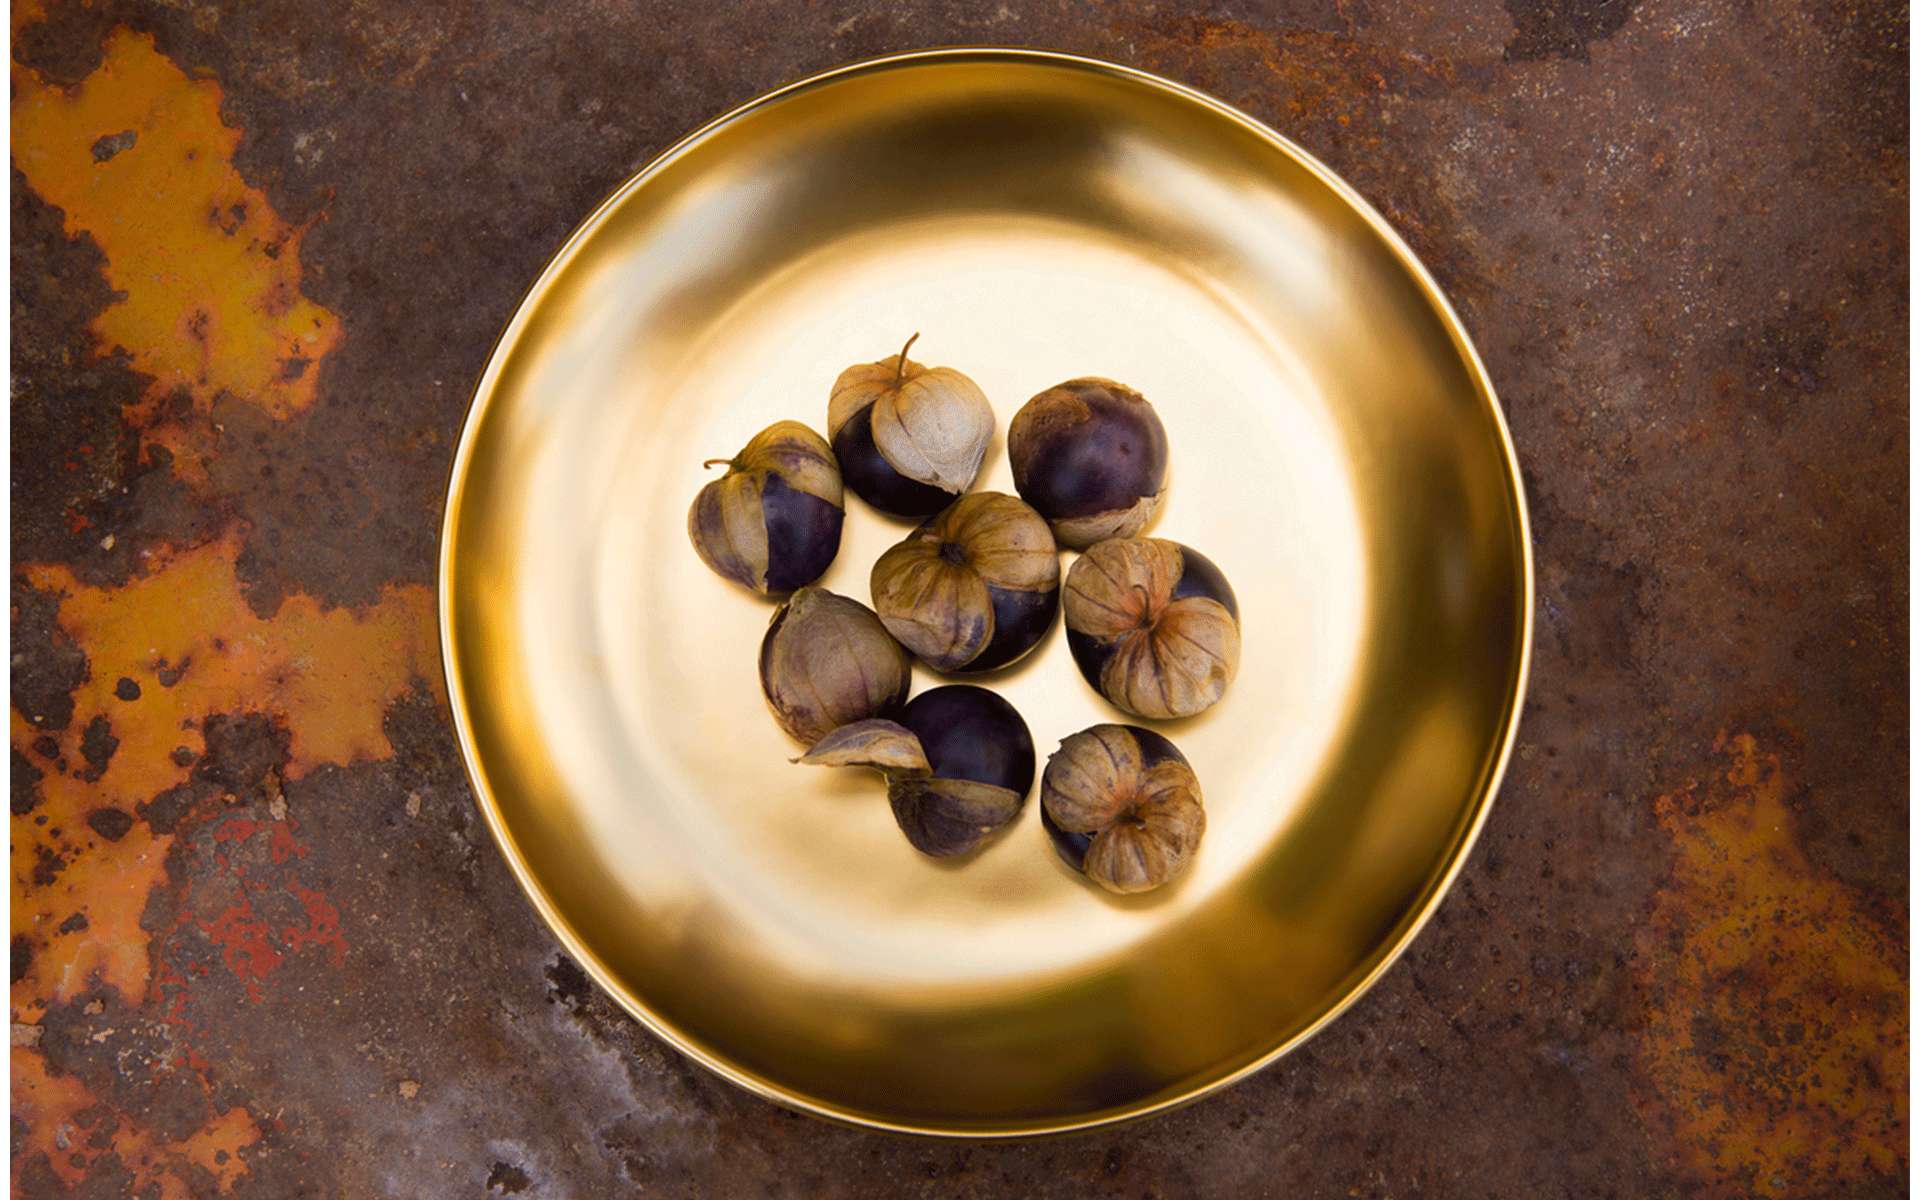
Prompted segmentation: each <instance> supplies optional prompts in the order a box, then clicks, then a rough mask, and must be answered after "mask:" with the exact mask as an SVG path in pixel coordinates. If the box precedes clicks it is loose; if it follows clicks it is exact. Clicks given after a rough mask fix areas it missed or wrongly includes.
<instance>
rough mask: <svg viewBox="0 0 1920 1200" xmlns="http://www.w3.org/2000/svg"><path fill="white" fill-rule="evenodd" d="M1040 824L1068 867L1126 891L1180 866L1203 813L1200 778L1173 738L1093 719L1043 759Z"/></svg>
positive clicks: (1163, 878) (1156, 881)
mask: <svg viewBox="0 0 1920 1200" xmlns="http://www.w3.org/2000/svg"><path fill="white" fill-rule="evenodd" d="M1040 823H1041V824H1042V825H1043V826H1044V827H1045V828H1046V831H1047V836H1049V837H1050V838H1052V839H1053V846H1054V849H1055V850H1057V851H1059V853H1060V857H1061V858H1063V859H1065V860H1066V862H1067V865H1068V866H1070V867H1072V868H1073V869H1074V870H1076V871H1079V872H1081V873H1082V874H1084V875H1086V877H1087V878H1088V879H1091V880H1093V881H1094V882H1095V883H1097V884H1099V885H1100V886H1101V887H1103V888H1105V889H1107V890H1108V891H1110V892H1117V893H1120V894H1122V895H1131V894H1133V893H1136V892H1147V891H1152V890H1153V889H1154V888H1157V887H1159V886H1161V885H1162V884H1164V883H1166V882H1167V881H1168V880H1171V879H1173V878H1174V877H1175V876H1177V875H1179V874H1180V873H1181V872H1182V871H1184V870H1186V868H1187V864H1188V863H1189V862H1191V861H1192V859H1193V855H1194V852H1195V851H1196V850H1198V849H1199V848H1200V838H1201V835H1203V834H1204V833H1206V831H1207V814H1206V810H1205V809H1204V808H1203V807H1202V806H1201V797H1200V780H1199V779H1198V778H1197V777H1196V776H1195V775H1194V773H1193V767H1192V765H1191V764H1189V763H1188V762H1187V756H1186V755H1184V754H1182V753H1180V750H1179V748H1178V747H1176V746H1175V745H1174V744H1173V743H1172V742H1170V741H1168V740H1167V739H1166V738H1164V737H1162V736H1161V735H1160V734H1157V733H1155V732H1153V730H1151V729H1141V728H1140V727H1138V726H1136V725H1095V726H1094V727H1093V728H1091V729H1083V730H1081V731H1080V732H1079V733H1076V734H1074V735H1073V736H1072V737H1069V738H1067V739H1066V740H1065V741H1063V742H1061V743H1060V748H1059V749H1058V750H1056V751H1054V752H1053V754H1052V756H1051V757H1049V758H1048V759H1047V770H1046V774H1045V775H1043V776H1041V779H1040Z"/></svg>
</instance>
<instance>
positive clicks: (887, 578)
mask: <svg viewBox="0 0 1920 1200" xmlns="http://www.w3.org/2000/svg"><path fill="white" fill-rule="evenodd" d="M872 586H873V608H874V611H875V612H877V613H879V614H880V620H881V622H882V623H883V624H885V625H886V627H887V631H888V632H889V633H891V634H893V636H894V637H896V638H898V639H899V640H900V643H901V644H902V645H904V646H906V648H907V649H909V650H911V651H913V654H914V656H915V657H916V658H918V659H919V660H920V661H921V662H924V663H926V664H927V665H928V666H930V667H932V668H934V669H935V670H937V671H989V670H992V669H994V668H995V667H1004V666H1006V665H1007V664H1008V663H1010V662H1013V661H1014V660H1015V659H1017V658H1019V657H1020V656H1021V655H1023V654H1025V653H1026V652H1027V651H1029V650H1031V649H1033V647H1034V646H1035V645H1036V644H1038V642H1039V641H1040V639H1041V637H1043V636H1044V635H1045V634H1046V632H1047V630H1048V629H1049V628H1050V627H1052V625H1053V615H1054V613H1055V612H1056V611H1058V609H1059V607H1060V556H1059V550H1058V549H1057V548H1056V547H1055V545H1054V541H1053V534H1052V532H1051V531H1050V530H1048V528H1047V523H1046V521H1045V520H1044V519H1043V518H1042V517H1041V516H1040V514H1039V513H1037V512H1035V511H1033V509H1032V508H1030V507H1028V506H1027V504H1026V503H1025V502H1024V501H1022V500H1020V499H1019V498H1018V497H1015V496H1009V495H1006V494H1005V493H1003V492H974V493H972V494H970V495H966V496H962V497H960V499H958V500H955V501H954V502H953V503H952V504H951V505H949V506H948V507H947V508H946V509H945V510H944V511H943V512H941V513H940V515H939V516H937V517H935V518H933V520H931V521H928V522H927V523H926V524H924V525H922V526H921V527H920V528H918V529H916V530H914V531H913V532H912V533H910V534H908V535H907V536H906V538H905V539H904V540H902V541H901V542H900V543H899V544H898V545H896V546H894V547H893V548H892V549H890V550H888V551H887V552H886V553H885V554H882V555H881V556H880V559H879V561H878V562H876V563H874V564H873V577H872Z"/></svg>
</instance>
